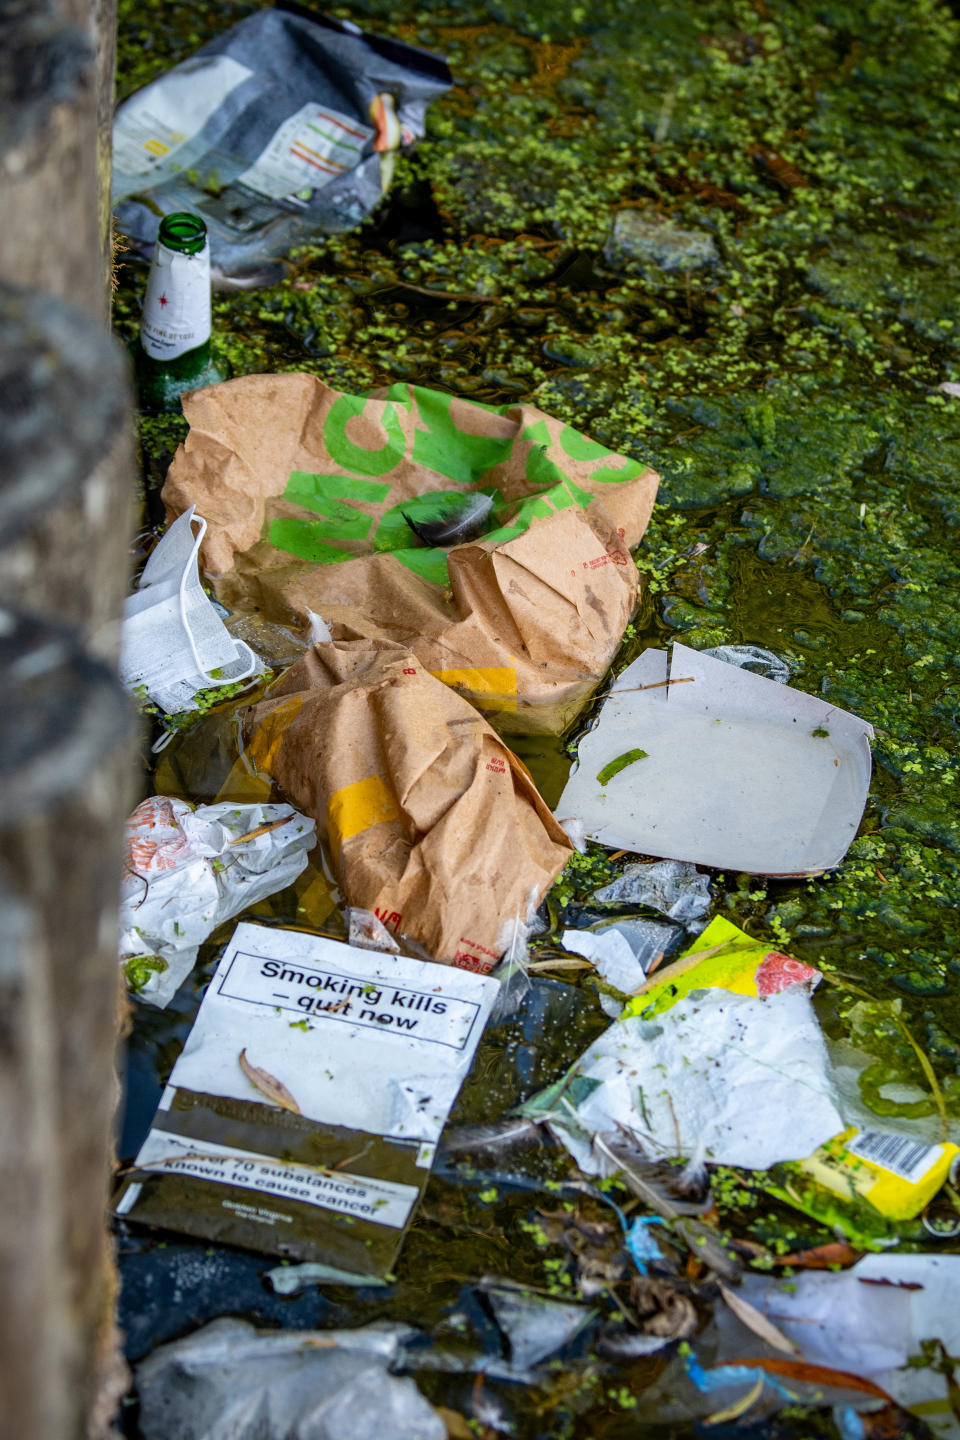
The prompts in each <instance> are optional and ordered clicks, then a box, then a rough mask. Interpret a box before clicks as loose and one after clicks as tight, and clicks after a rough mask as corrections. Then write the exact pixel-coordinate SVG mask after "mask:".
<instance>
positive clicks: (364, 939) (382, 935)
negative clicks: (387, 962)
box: [346, 905, 400, 955]
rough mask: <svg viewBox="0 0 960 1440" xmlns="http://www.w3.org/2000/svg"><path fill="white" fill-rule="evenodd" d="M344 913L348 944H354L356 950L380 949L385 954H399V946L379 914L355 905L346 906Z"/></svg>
mask: <svg viewBox="0 0 960 1440" xmlns="http://www.w3.org/2000/svg"><path fill="white" fill-rule="evenodd" d="M346 913H347V943H348V944H350V945H356V947H357V949H358V950H381V951H383V952H384V953H385V954H387V955H399V953H400V946H399V945H398V944H397V942H396V940H395V939H394V938H393V936H392V935H391V934H390V931H389V930H388V929H387V927H386V925H384V923H383V921H382V920H381V919H380V917H379V915H375V914H374V913H373V911H372V910H361V909H359V908H358V907H357V906H356V905H350V906H348V907H347V912H346Z"/></svg>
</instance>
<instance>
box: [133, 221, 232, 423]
mask: <svg viewBox="0 0 960 1440" xmlns="http://www.w3.org/2000/svg"><path fill="white" fill-rule="evenodd" d="M210 331H211V319H210V246H209V244H208V242H207V227H206V225H205V224H204V222H203V221H202V220H201V219H200V216H199V215H190V214H187V213H186V212H185V211H180V212H178V213H176V214H174V215H165V216H164V218H163V220H162V222H161V224H160V232H159V234H158V236H157V244H156V248H155V250H154V252H153V260H152V261H151V264H150V275H149V278H148V280H147V289H146V294H145V295H144V298H143V317H142V319H141V322H140V346H139V350H138V354H137V385H138V388H139V391H140V403H141V405H142V407H143V408H144V409H145V410H178V409H179V408H180V396H181V395H182V394H183V393H184V392H185V391H187V390H199V389H200V388H201V387H202V386H204V385H214V384H216V383H217V381H218V380H223V379H225V378H226V376H225V372H224V371H223V370H222V368H221V367H220V366H219V365H218V364H217V362H216V361H215V359H214V357H213V355H212V353H211V348H210Z"/></svg>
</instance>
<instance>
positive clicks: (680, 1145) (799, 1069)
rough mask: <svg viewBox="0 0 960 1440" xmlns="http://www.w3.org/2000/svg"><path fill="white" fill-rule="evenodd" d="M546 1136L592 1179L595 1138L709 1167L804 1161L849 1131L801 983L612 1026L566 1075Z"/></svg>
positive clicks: (699, 997)
mask: <svg viewBox="0 0 960 1440" xmlns="http://www.w3.org/2000/svg"><path fill="white" fill-rule="evenodd" d="M573 1076H574V1077H575V1078H574V1080H573V1083H572V1084H571V1085H568V1086H567V1095H568V1096H572V1097H576V1096H580V1095H582V1096H583V1098H582V1099H580V1100H579V1103H576V1101H575V1100H566V1104H565V1097H564V1096H561V1099H560V1102H559V1104H558V1105H557V1106H556V1107H555V1108H554V1109H553V1110H552V1111H551V1115H550V1122H549V1123H550V1128H551V1129H552V1130H553V1131H554V1132H555V1133H556V1134H557V1135H558V1137H559V1138H560V1140H561V1141H562V1142H563V1144H564V1145H565V1146H566V1147H567V1149H568V1150H569V1151H570V1153H571V1154H572V1155H573V1157H574V1159H575V1160H576V1162H577V1164H578V1165H579V1166H580V1168H581V1170H585V1171H587V1173H589V1174H596V1173H597V1171H598V1162H597V1159H596V1157H595V1154H594V1152H593V1148H592V1141H593V1136H594V1135H601V1136H603V1137H604V1138H605V1139H606V1140H607V1141H608V1143H610V1144H612V1145H614V1146H616V1145H618V1144H622V1139H623V1132H624V1130H626V1131H629V1132H630V1133H631V1134H632V1135H633V1136H635V1137H636V1139H637V1141H638V1142H639V1144H640V1146H641V1147H642V1148H643V1150H644V1151H645V1152H646V1153H647V1154H648V1155H650V1156H654V1157H659V1156H671V1157H674V1156H689V1155H693V1154H695V1153H697V1150H698V1147H705V1158H706V1159H707V1160H709V1161H711V1162H712V1163H714V1164H722V1165H743V1166H745V1167H747V1168H750V1169H756V1170H765V1169H767V1168H768V1166H770V1165H773V1164H776V1162H777V1161H779V1160H803V1159H805V1158H806V1157H807V1156H808V1155H810V1154H812V1152H813V1151H814V1150H816V1148H817V1146H818V1145H822V1144H823V1143H824V1141H826V1140H829V1139H830V1138H831V1136H833V1135H836V1134H838V1133H839V1132H840V1131H841V1130H842V1129H843V1128H844V1122H843V1118H842V1116H841V1114H840V1111H839V1109H838V1107H837V1101H836V1097H835V1095H834V1092H833V1087H832V1085H831V1080H830V1069H829V1061H828V1058H827V1052H826V1047H825V1045H824V1041H823V1037H822V1035H821V1033H820V1028H819V1026H818V1024H817V1021H816V1017H815V1015H814V1013H813V1007H812V1006H811V1004H810V996H809V994H808V992H807V989H806V987H805V986H804V985H788V986H787V987H786V988H785V989H783V990H781V991H779V992H778V993H777V994H773V995H766V996H752V995H738V994H733V993H732V992H730V991H728V990H720V989H709V990H697V991H693V992H692V993H691V994H690V995H687V996H684V997H683V998H682V999H680V1000H678V1001H677V1002H676V1004H675V1005H674V1006H673V1008H672V1009H670V1010H667V1011H666V1012H664V1013H663V1014H659V1015H657V1016H655V1017H654V1018H653V1019H651V1020H641V1019H640V1018H639V1017H635V1016H631V1017H628V1018H626V1019H623V1020H618V1021H617V1022H616V1023H615V1024H613V1025H611V1027H610V1028H609V1030H606V1031H605V1032H604V1033H603V1035H601V1036H600V1037H599V1039H597V1040H596V1041H594V1043H593V1044H592V1045H591V1046H590V1048H589V1049H588V1050H587V1051H586V1052H585V1053H584V1055H583V1056H582V1057H581V1059H580V1060H579V1061H578V1062H577V1064H576V1065H575V1066H574V1069H573Z"/></svg>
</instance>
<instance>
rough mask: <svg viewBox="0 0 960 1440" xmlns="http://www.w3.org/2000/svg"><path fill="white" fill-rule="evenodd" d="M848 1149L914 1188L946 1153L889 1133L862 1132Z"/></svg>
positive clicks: (846, 1145) (940, 1149)
mask: <svg viewBox="0 0 960 1440" xmlns="http://www.w3.org/2000/svg"><path fill="white" fill-rule="evenodd" d="M844 1149H845V1150H847V1152H848V1153H849V1154H850V1155H856V1156H858V1157H859V1159H861V1160H869V1161H870V1164H871V1165H878V1166H879V1167H880V1168H881V1169H882V1170H889V1171H890V1173H891V1174H892V1175H896V1176H898V1177H899V1178H900V1179H901V1180H906V1181H908V1182H909V1184H911V1185H918V1184H919V1183H920V1181H921V1180H922V1179H923V1177H924V1175H926V1174H927V1172H928V1171H929V1170H930V1169H931V1167H932V1166H934V1165H935V1164H936V1163H937V1161H938V1160H939V1159H940V1157H941V1155H942V1154H943V1146H942V1145H925V1144H924V1143H923V1141H921V1140H914V1139H912V1138H911V1137H910V1136H909V1135H893V1134H891V1133H890V1132H889V1131H888V1130H860V1131H858V1132H857V1134H856V1135H854V1136H852V1137H851V1139H849V1140H846V1141H845V1142H844Z"/></svg>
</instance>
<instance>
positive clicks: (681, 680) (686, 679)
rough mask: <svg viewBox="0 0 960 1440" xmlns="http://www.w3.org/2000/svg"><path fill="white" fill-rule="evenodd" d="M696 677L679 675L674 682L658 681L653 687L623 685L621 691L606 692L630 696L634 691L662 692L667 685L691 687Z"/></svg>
mask: <svg viewBox="0 0 960 1440" xmlns="http://www.w3.org/2000/svg"><path fill="white" fill-rule="evenodd" d="M696 678H697V677H696V675H680V676H678V677H677V679H676V680H658V681H657V682H656V684H655V685H625V686H624V687H623V688H622V689H620V690H617V689H613V690H608V692H607V694H608V695H632V694H633V693H634V692H635V691H636V690H664V689H666V687H667V686H668V685H692V684H693V682H694V680H696Z"/></svg>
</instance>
